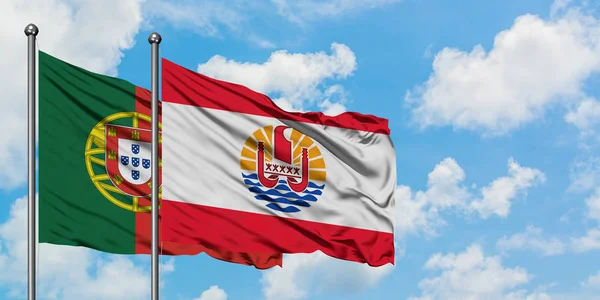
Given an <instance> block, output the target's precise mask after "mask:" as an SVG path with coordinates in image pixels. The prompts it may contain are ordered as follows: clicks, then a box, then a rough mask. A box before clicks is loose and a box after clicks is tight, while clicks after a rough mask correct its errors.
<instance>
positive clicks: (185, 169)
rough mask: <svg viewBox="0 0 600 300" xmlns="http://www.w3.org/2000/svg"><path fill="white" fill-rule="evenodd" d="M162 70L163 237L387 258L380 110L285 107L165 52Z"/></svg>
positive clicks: (384, 128)
mask: <svg viewBox="0 0 600 300" xmlns="http://www.w3.org/2000/svg"><path fill="white" fill-rule="evenodd" d="M162 70H163V71H162V91H163V92H162V98H163V115H162V117H163V124H164V127H163V131H162V134H163V142H164V144H163V148H162V153H163V154H162V155H163V156H162V157H163V166H162V180H163V183H164V189H163V193H162V195H163V197H162V204H163V207H162V210H161V212H162V214H163V216H164V221H163V223H162V226H163V227H162V228H163V229H162V230H163V231H162V234H163V238H164V239H165V240H167V241H171V242H179V243H187V244H191V245H213V246H214V247H215V248H217V249H230V250H234V251H241V252H244V251H249V252H282V253H310V252H314V251H321V252H323V253H325V254H327V255H329V256H332V257H335V258H339V259H343V260H349V261H356V262H361V263H367V264H369V265H371V266H381V265H385V264H387V263H394V236H393V228H394V226H393V220H394V210H395V203H394V190H395V187H396V156H395V152H394V147H393V145H392V141H391V139H390V136H389V133H390V130H389V128H388V121H387V120H386V119H382V118H379V117H375V116H371V115H363V114H359V113H343V114H340V115H338V116H335V117H330V116H325V115H323V114H322V113H291V112H286V111H284V110H282V109H280V108H279V107H277V105H275V103H273V101H271V99H269V98H268V97H267V96H265V95H263V94H260V93H257V92H254V91H252V90H250V89H248V88H246V87H244V86H241V85H237V84H233V83H228V82H224V81H220V80H216V79H213V78H209V77H207V76H204V75H202V74H199V73H196V72H193V71H191V70H187V69H185V68H183V67H181V66H178V65H176V64H174V63H172V62H170V61H168V60H165V59H163V61H162Z"/></svg>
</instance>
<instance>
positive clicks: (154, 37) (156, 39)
mask: <svg viewBox="0 0 600 300" xmlns="http://www.w3.org/2000/svg"><path fill="white" fill-rule="evenodd" d="M161 40H162V38H161V37H160V34H158V33H156V32H154V33H152V34H150V36H149V37H148V42H149V43H150V45H151V47H152V300H158V283H159V280H158V243H159V239H158V45H159V44H160V42H161Z"/></svg>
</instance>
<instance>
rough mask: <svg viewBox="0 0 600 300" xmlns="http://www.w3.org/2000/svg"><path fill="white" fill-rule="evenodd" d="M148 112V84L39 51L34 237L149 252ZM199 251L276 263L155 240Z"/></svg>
mask: <svg viewBox="0 0 600 300" xmlns="http://www.w3.org/2000/svg"><path fill="white" fill-rule="evenodd" d="M150 112H151V110H150V92H149V91H148V90H146V89H144V88H141V87H137V86H135V85H133V84H131V83H130V82H127V81H125V80H122V79H119V78H114V77H109V76H104V75H99V74H95V73H93V72H90V71H87V70H85V69H82V68H80V67H77V66H74V65H71V64H68V63H66V62H64V61H61V60H59V59H57V58H55V57H52V56H51V55H48V54H46V53H44V52H41V51H40V52H39V242H41V243H50V244H57V245H71V246H84V247H88V248H92V249H96V250H99V251H103V252H108V253H115V254H150V253H151V248H150V246H151V242H150V241H151V214H150V193H151V192H150V190H151V189H150V185H149V184H150V182H151V178H150V176H151V171H150V170H151V161H150V159H151V155H150V145H151V144H150V143H151V131H150V128H151V127H150V125H151V120H150V116H151V113H150ZM159 113H160V112H159ZM159 121H160V115H159ZM159 147H160V148H161V149H162V145H160V146H159ZM161 151H162V150H161ZM159 167H160V161H159ZM159 181H160V178H159ZM160 190H162V188H160ZM159 214H160V217H161V221H160V222H161V223H162V222H164V221H165V215H164V214H163V213H162V212H159ZM159 228H162V225H161V226H160V227H159ZM161 230H162V229H161ZM160 236H162V234H160ZM202 252H205V253H207V254H208V255H210V256H212V257H214V258H217V259H220V260H224V261H229V262H234V263H239V264H244V265H254V266H255V267H256V268H259V269H267V268H270V267H273V266H276V265H279V266H281V264H282V254H281V253H277V252H272V251H268V252H260V251H259V252H254V253H253V252H237V251H235V250H233V249H227V248H213V247H210V245H206V246H203V245H190V244H180V243H177V242H169V241H164V240H162V239H161V244H160V245H159V253H162V254H163V255H195V254H199V253H202Z"/></svg>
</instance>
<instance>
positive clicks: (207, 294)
mask: <svg viewBox="0 0 600 300" xmlns="http://www.w3.org/2000/svg"><path fill="white" fill-rule="evenodd" d="M194 300H227V293H225V291H224V290H222V289H220V288H219V287H218V286H216V285H213V286H211V287H210V288H208V290H206V291H204V292H202V294H201V295H200V297H199V298H196V299H194Z"/></svg>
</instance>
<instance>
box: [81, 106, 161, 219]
mask: <svg viewBox="0 0 600 300" xmlns="http://www.w3.org/2000/svg"><path fill="white" fill-rule="evenodd" d="M123 119H130V120H131V121H129V120H123ZM123 121H129V122H123ZM140 121H144V122H146V123H147V124H150V122H151V118H150V117H149V116H147V115H144V114H141V113H138V112H122V113H116V114H113V115H110V116H108V117H106V118H105V119H104V120H102V121H100V122H99V123H98V124H96V126H94V128H92V131H91V132H90V134H89V136H88V139H87V143H86V145H85V163H86V168H87V171H88V175H89V176H90V178H91V180H92V182H93V183H94V185H95V186H96V188H97V189H98V191H99V192H100V193H101V194H102V195H103V196H104V197H105V198H106V199H107V200H109V201H110V202H112V203H113V204H115V205H117V206H119V207H121V208H123V209H126V210H130V211H133V212H148V211H150V210H151V205H150V203H149V201H148V200H150V198H151V193H152V190H151V186H152V185H151V179H152V168H151V166H152V160H151V159H152V157H151V145H152V144H151V142H152V131H151V130H150V129H144V128H140V127H139V124H140ZM123 123H130V124H132V125H133V126H123V125H121V124H123ZM117 124H118V125H117ZM158 127H159V133H158V142H159V147H158V157H159V160H158V167H159V169H158V172H159V184H160V182H161V177H162V176H160V174H161V169H162V162H161V159H160V157H162V155H161V152H162V151H161V150H162V147H161V143H162V135H161V132H160V130H161V129H162V124H161V123H159V124H158ZM161 192H162V188H161V187H160V186H159V189H158V193H159V198H160V196H161ZM144 198H146V199H147V200H146V201H143V203H141V201H140V200H142V199H144ZM141 204H147V205H141ZM159 205H160V203H159Z"/></svg>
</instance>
